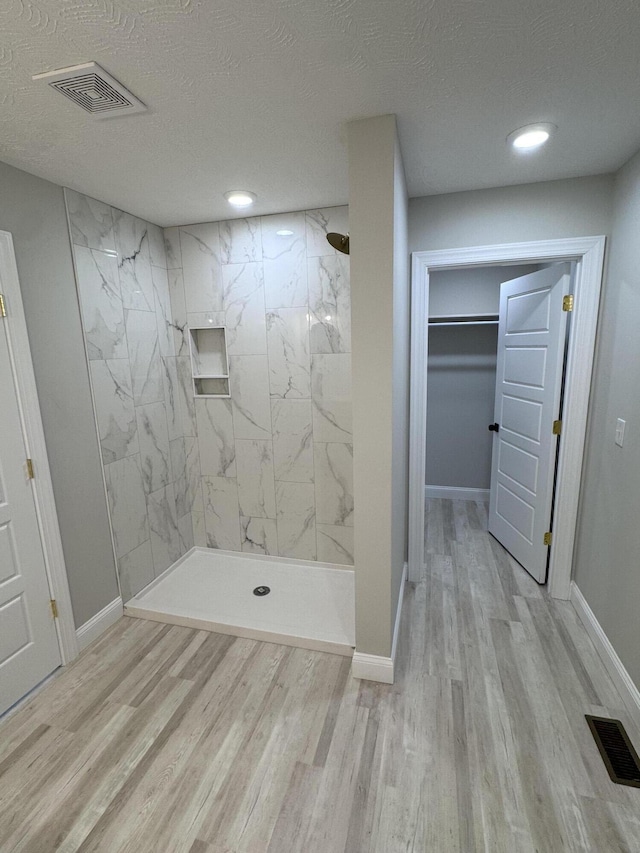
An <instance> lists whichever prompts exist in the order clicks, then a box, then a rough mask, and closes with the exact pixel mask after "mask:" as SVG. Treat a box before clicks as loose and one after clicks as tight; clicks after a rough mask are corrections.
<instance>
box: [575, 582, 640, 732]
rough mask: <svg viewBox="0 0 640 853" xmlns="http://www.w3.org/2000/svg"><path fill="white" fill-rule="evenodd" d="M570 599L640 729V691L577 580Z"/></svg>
mask: <svg viewBox="0 0 640 853" xmlns="http://www.w3.org/2000/svg"><path fill="white" fill-rule="evenodd" d="M570 600H571V603H572V604H573V606H574V607H575V609H576V611H577V613H578V616H579V617H580V620H581V622H582V624H583V625H584V627H585V628H586V631H587V634H588V635H589V636H590V637H591V640H592V642H593V644H594V646H595V647H596V650H597V652H598V654H599V655H600V657H601V658H602V662H603V664H604V666H605V669H606V670H607V672H608V673H609V676H610V677H611V680H612V681H613V683H614V684H615V686H616V687H617V688H618V691H619V692H620V695H621V696H622V699H623V701H624V704H625V707H626V709H627V711H628V712H629V715H630V716H631V718H632V719H633V721H634V723H635V724H636V726H637V727H638V729H639V730H640V691H639V690H638V688H637V687H636V685H635V684H634V682H633V679H632V678H631V676H630V675H629V673H628V672H627V670H626V668H625V666H624V664H623V663H622V661H621V660H620V658H619V657H618V653H617V652H616V650H615V649H614V648H613V646H612V645H611V641H610V640H609V638H608V637H607V635H606V634H605V632H604V630H603V628H602V625H601V624H600V623H599V622H598V620H597V619H596V617H595V614H594V612H593V610H592V609H591V608H590V607H589V603H588V602H587V599H586V598H585V597H584V595H583V594H582V593H581V592H580V590H579V588H578V587H577V586H576V584H575V581H572V582H571V599H570Z"/></svg>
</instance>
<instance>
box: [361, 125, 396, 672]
mask: <svg viewBox="0 0 640 853" xmlns="http://www.w3.org/2000/svg"><path fill="white" fill-rule="evenodd" d="M348 137H349V230H350V235H351V306H352V314H351V345H352V375H353V449H354V454H353V474H354V504H355V518H354V521H355V524H354V543H355V553H354V556H355V567H356V648H357V649H358V651H359V652H364V653H367V654H372V655H381V656H385V657H386V656H389V654H390V652H391V642H392V636H393V622H394V618H395V602H396V598H397V593H398V590H399V580H400V578H399V572H401V571H402V562H404V557H403V556H402V557H401V556H400V555H401V554H402V555H404V548H405V547H406V537H405V535H404V532H403V530H404V526H405V524H406V520H405V514H406V508H405V501H406V466H407V452H406V437H405V438H403V437H402V436H400V435H399V434H398V432H399V429H401V428H403V426H404V425H405V418H406V414H405V411H406V398H405V395H406V383H407V377H406V372H407V368H408V362H407V361H406V358H405V356H406V352H405V349H404V348H405V347H406V341H405V342H402V341H400V340H398V337H399V336H400V335H404V336H405V338H406V337H408V335H407V329H406V326H407V322H408V296H407V292H406V291H407V282H406V269H407V257H406V256H407V247H406V239H405V225H404V222H405V217H406V195H405V194H404V190H403V186H404V181H403V177H402V166H401V162H400V158H399V151H398V149H397V137H396V123H395V117H394V116H379V117H376V118H373V119H364V120H362V121H355V122H351V123H350V124H349V125H348ZM403 255H404V261H403V257H402V256H403ZM397 288H399V292H394V291H395V290H396V289H397ZM394 378H395V379H396V380H397V381H398V383H399V389H398V390H395V389H394ZM394 402H395V404H396V406H397V410H396V411H394ZM396 491H397V493H398V497H399V499H400V508H397V507H396V508H394V506H393V502H394V496H395V495H396Z"/></svg>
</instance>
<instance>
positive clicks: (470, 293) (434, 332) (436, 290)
mask: <svg viewBox="0 0 640 853" xmlns="http://www.w3.org/2000/svg"><path fill="white" fill-rule="evenodd" d="M537 269H540V266H539V265H535V264H529V265H523V264H521V265H517V266H495V267H476V268H473V269H458V270H442V271H438V272H434V273H432V274H431V275H430V276H429V318H428V323H429V335H428V341H429V350H428V360H427V465H426V495H427V497H442V498H461V499H466V500H482V499H485V500H488V499H489V487H490V483H491V450H492V433H491V432H489V430H488V428H487V427H488V424H490V423H492V422H493V420H494V416H493V415H494V413H493V408H494V397H495V387H496V361H497V348H498V311H499V306H500V284H501V283H502V282H503V281H509V280H510V279H513V278H517V277H518V276H522V275H526V274H527V273H531V272H535V271H536V270H537Z"/></svg>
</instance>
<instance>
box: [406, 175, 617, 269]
mask: <svg viewBox="0 0 640 853" xmlns="http://www.w3.org/2000/svg"><path fill="white" fill-rule="evenodd" d="M612 203H613V176H612V175H598V176H596V177H593V178H571V179H568V180H566V181H544V182H542V183H539V184H522V185H520V186H515V187H499V188H498V189H492V190H474V191H473V192H465V193H450V194H448V195H436V196H428V197H426V198H413V199H411V200H410V201H409V251H410V252H417V251H421V250H432V249H453V248H462V247H464V246H487V245H491V244H495V243H518V242H521V241H525V240H550V239H554V238H558V237H585V236H591V235H596V234H607V233H609V227H610V223H611V212H612Z"/></svg>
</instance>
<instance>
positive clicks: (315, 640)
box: [124, 547, 355, 656]
mask: <svg viewBox="0 0 640 853" xmlns="http://www.w3.org/2000/svg"><path fill="white" fill-rule="evenodd" d="M265 588H268V592H265ZM124 610H125V614H126V615H127V616H135V617H139V618H142V619H151V620H153V621H156V622H166V623H169V624H171V625H183V626H185V627H187V628H198V629H201V630H205V631H214V632H217V633H221V634H232V635H233V636H236V637H245V638H247V639H250V640H263V641H266V642H270V643H280V644H283V645H287V646H298V647H300V648H303V649H313V650H316V651H322V652H330V653H332V654H338V655H346V656H351V655H352V654H353V647H354V645H355V578H354V572H353V569H352V568H351V567H342V566H341V567H337V566H333V565H331V564H328V563H316V562H312V561H306V560H292V559H288V558H285V557H267V556H264V555H261V554H242V553H238V552H237V551H220V550H217V549H213V548H198V547H196V548H192V549H191V550H190V551H189V552H188V553H187V554H185V555H184V556H183V557H181V558H180V559H179V560H177V561H176V562H175V563H174V564H173V565H172V566H170V567H169V568H168V569H167V570H166V571H165V572H163V573H162V574H161V575H160V576H159V577H157V578H156V579H155V580H154V581H152V582H151V583H150V584H149V585H148V586H146V587H145V588H144V589H143V590H141V592H139V593H138V594H137V595H135V596H134V597H133V598H131V599H130V600H129V601H128V602H127V603H126V604H125V608H124Z"/></svg>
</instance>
